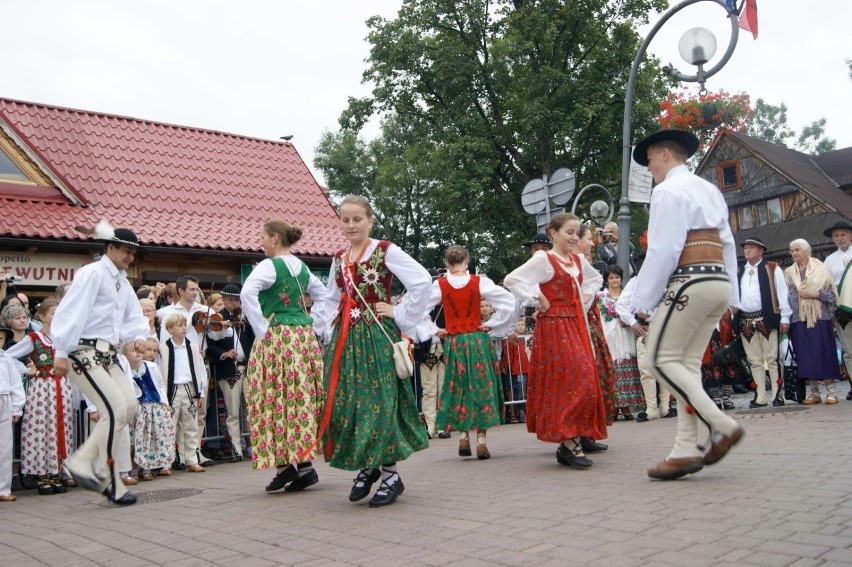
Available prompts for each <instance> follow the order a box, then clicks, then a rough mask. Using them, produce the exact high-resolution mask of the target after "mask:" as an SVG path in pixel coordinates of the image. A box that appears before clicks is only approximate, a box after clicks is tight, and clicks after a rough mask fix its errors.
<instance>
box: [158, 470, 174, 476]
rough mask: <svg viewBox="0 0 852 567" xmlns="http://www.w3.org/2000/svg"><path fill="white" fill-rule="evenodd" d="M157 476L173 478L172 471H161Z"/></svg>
mask: <svg viewBox="0 0 852 567" xmlns="http://www.w3.org/2000/svg"><path fill="white" fill-rule="evenodd" d="M157 476H172V469H160V471H159V472H158V473H157Z"/></svg>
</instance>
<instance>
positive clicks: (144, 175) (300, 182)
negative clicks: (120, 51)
mask: <svg viewBox="0 0 852 567" xmlns="http://www.w3.org/2000/svg"><path fill="white" fill-rule="evenodd" d="M0 122H3V123H5V124H6V125H7V126H8V127H9V128H11V129H12V130H13V131H14V133H15V134H16V135H17V136H18V137H20V138H21V139H22V140H23V142H24V143H25V144H26V146H27V147H28V148H29V149H30V150H31V151H32V152H33V153H34V154H35V156H36V157H37V158H38V159H39V160H40V161H42V164H41V165H42V166H43V167H44V166H46V167H47V169H48V170H49V171H50V173H51V174H52V175H53V176H54V177H56V178H58V179H59V180H60V181H61V182H62V183H63V184H65V185H66V186H67V187H68V189H70V190H71V191H72V192H73V193H75V194H76V195H77V196H79V197H80V198H81V200H82V201H83V202H84V204H86V205H87V206H79V205H76V204H73V203H72V202H71V201H70V200H68V199H64V198H63V199H62V200H64V201H65V202H56V201H57V200H58V199H56V198H54V199H38V198H28V197H23V196H16V197H10V196H8V195H7V196H6V197H2V195H0V215H2V217H3V221H4V222H3V223H2V225H0V234H3V235H6V236H14V237H30V238H50V239H68V240H86V239H87V237H86V236H84V235H82V234H80V233H78V232H77V231H75V230H74V226H75V225H83V226H94V225H95V224H96V223H97V222H98V221H99V220H100V219H102V218H103V219H106V220H108V221H109V222H110V223H111V224H113V225H114V226H127V227H130V228H132V229H133V230H134V231H135V232H136V233H137V234H138V236H139V240H140V242H141V243H142V244H143V245H149V246H181V247H190V248H200V249H209V250H229V251H246V252H249V251H250V252H258V251H260V243H259V236H258V233H259V231H260V226H261V224H262V223H263V222H265V221H267V220H269V219H272V218H281V219H284V220H287V221H289V222H292V223H294V224H296V225H298V226H301V227H302V228H303V229H304V234H303V236H302V239H301V240H300V241H299V243H298V244H297V245H296V246H294V247H293V251H294V252H296V253H298V254H307V255H323V256H324V255H332V254H333V253H334V251H335V250H336V249H337V248H338V247H339V245H340V244H341V242H342V235H341V232H340V229H339V227H338V222H337V214H336V212H335V210H334V208H333V207H332V205H331V204H330V203H329V201H328V199H327V198H326V196H325V195H324V193H323V191H322V189H321V187H320V186H319V184H317V182H316V180H315V179H314V177H313V175H311V173H310V171H309V170H308V168H307V166H306V165H305V163H304V162H303V161H302V158H301V157H300V156H299V154H298V152H297V151H296V149H295V148H294V147H293V146H292V145H290V144H287V143H281V142H273V141H268V140H260V139H256V138H249V137H245V136H238V135H234V134H226V133H223V132H216V131H212V130H202V129H199V128H189V127H185V126H175V125H171V124H162V123H157V122H151V121H148V120H140V119H136V118H127V117H121V116H113V115H107V114H99V113H95V112H87V111H81V110H72V109H66V108H58V107H52V106H46V105H42V104H33V103H27V102H20V101H14V100H8V99H0ZM0 194H2V191H0ZM57 194H58V191H57Z"/></svg>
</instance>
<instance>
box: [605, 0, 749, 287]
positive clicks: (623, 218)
mask: <svg viewBox="0 0 852 567" xmlns="http://www.w3.org/2000/svg"><path fill="white" fill-rule="evenodd" d="M698 2H713V3H715V4H718V5H719V6H721V7H722V9H723V10H725V13H726V14H727V17H728V18H729V19H730V21H731V38H730V41H729V42H728V49H727V51H725V54H724V55H723V56H722V58H721V59H720V60H719V62H718V63H717V64H716V65H715V66H714V67H712V68H711V69H709V70H706V71H705V70H704V64H705V63H707V61H709V60H710V59H711V58H712V57H713V53H714V52H715V50H716V45H715V44H716V40H715V38H714V37H713V34H711V33H710V32H709V31H708V30H704V29H702V28H694V29H692V30H689V31H688V32H687V33H686V34H685V35H684V37H683V38H682V39H681V41H680V45H679V49H680V53H681V56H683V57H684V59H686V61H687V62H688V63H689V64H690V65H695V66H696V67H697V68H698V70H697V72H696V74H695V75H685V74H683V73H681V72H680V71H678V70H677V69H675V68H673V67H672V66H671V65H666V66H665V67H663V72H664V73H666V74H667V75H669V76H671V77H672V78H674V79H676V80H678V81H682V82H687V83H699V84H701V85H702V87H703V85H704V82H705V81H706V80H707V79H708V78H709V77H712V76H713V75H715V74H716V73H718V72H719V71H720V70H721V69H722V67H724V66H725V64H726V63H727V62H728V60H729V59H730V58H731V56H732V55H733V54H734V49H735V48H736V46H737V37H738V35H739V17H738V14H739V11H738V10H732V9H729V8H728V7H727V5H726V2H725V0H684V1H683V2H681V3H680V4H678V5H676V6H674V7H672V8H671V9H669V11H667V12H666V13H665V14H663V17H662V18H660V21H658V22H657V23H656V25H654V27H653V28H652V29H651V31H650V32H649V33H648V35H647V37H645V41H643V42H642V45H641V46H640V47H639V51H637V52H636V57H635V58H634V59H633V66H632V67H631V68H630V78H629V79H628V80H627V94H626V95H625V97H624V130H623V137H622V146H621V200H620V201H619V210H618V233H619V234H621V235H622V238H619V239H618V247H617V249H616V250H617V252H618V265H619V266H621V269H622V270H624V279H625V282H626V281H627V278H628V277H629V274H630V199H629V197H628V184H629V177H630V153H631V144H630V126H631V124H630V121H631V116H632V114H633V90H634V88H635V86H636V76H637V74H638V73H639V65H640V64H641V63H642V60H643V59H644V57H645V52H646V51H647V49H648V45H649V44H650V43H651V40H652V39H654V36H655V35H657V32H658V31H659V30H660V28H661V27H663V24H665V23H666V22H667V21H669V19H670V18H671V17H672V16H674V15H675V14H676V13H678V12H680V11H681V10H683V9H684V8H687V7H689V6H691V5H692V4H697V3H698ZM708 34H709V39H708V37H707V36H708ZM711 44H712V45H711Z"/></svg>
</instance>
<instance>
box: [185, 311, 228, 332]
mask: <svg viewBox="0 0 852 567" xmlns="http://www.w3.org/2000/svg"><path fill="white" fill-rule="evenodd" d="M224 321H225V318H224V317H223V316H222V314H221V313H216V312H213V311H211V312H209V313H207V312H204V311H196V312H195V313H193V314H192V328H193V329H195V330H196V331H198V332H199V333H206V332H207V331H221V330H222V329H224V328H225V323H224Z"/></svg>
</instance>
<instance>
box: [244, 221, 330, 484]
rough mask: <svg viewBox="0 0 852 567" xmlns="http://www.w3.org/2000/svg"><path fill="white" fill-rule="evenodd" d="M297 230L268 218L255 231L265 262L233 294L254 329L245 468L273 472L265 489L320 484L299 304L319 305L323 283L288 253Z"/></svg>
mask: <svg viewBox="0 0 852 567" xmlns="http://www.w3.org/2000/svg"><path fill="white" fill-rule="evenodd" d="M301 237H302V229H301V228H299V227H296V226H292V225H290V224H289V223H287V222H285V221H283V220H271V221H268V222H266V223H265V224H264V225H263V228H262V229H261V231H260V243H261V246H262V247H263V252H264V254H266V257H267V258H266V259H265V260H263V261H262V262H261V263H260V264H258V265H257V267H256V268H255V269H254V270H252V273H251V275H250V276H249V277H248V279H247V280H246V283H245V285H244V286H243V289H242V292H241V293H240V299H241V300H242V307H243V312H244V313H245V316H246V318H247V319H248V321H249V323H250V324H251V327H252V329H253V330H254V333H255V337H257V340H255V342H254V347H253V348H252V352H251V356H250V357H249V363H248V368H247V371H246V379H247V388H246V404H247V408H248V420H249V430H250V436H251V444H252V455H251V458H252V466H253V467H254V468H256V469H258V468H259V469H266V468H272V467H275V469H276V471H277V472H276V475H275V476H274V477H273V479H272V482H270V483H269V485H267V487H266V491H267V492H273V491H276V490H280V489H282V488H283V489H284V491H285V492H298V491H301V490H304V489H305V488H307V487H309V486H311V485H313V484H316V483H317V482H318V481H319V477H318V476H317V473H316V471H315V470H314V468H313V464H312V461H313V460H314V459H315V458H316V446H317V445H316V444H317V425H318V420H319V416H320V411H321V409H322V402H323V386H322V369H323V364H322V351H320V347H319V343H318V342H317V339H316V336H315V335H314V331H313V328H312V324H313V319H312V318H311V317H310V316H309V315H308V313H307V310H306V309H305V306H304V303H303V301H304V300H303V297H304V295H305V294H308V295H310V296H311V297H312V298H313V299H314V301H315V302H316V303H320V302H321V299H322V296H323V295H324V294H325V286H323V284H322V282H320V281H319V279H317V277H316V276H314V275H313V274H311V272H310V271H309V270H308V267H307V266H306V265H305V264H304V263H303V262H302V261H301V260H299V259H298V258H296V257H295V256H293V255H292V254H291V253H290V247H291V246H293V245H294V244H296V243H297V242H298V241H299V240H300V239H301Z"/></svg>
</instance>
